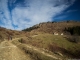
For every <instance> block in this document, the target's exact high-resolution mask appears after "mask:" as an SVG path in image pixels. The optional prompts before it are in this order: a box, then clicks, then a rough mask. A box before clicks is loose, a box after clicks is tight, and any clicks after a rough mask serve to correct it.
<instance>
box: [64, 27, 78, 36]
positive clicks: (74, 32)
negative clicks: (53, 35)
mask: <svg viewBox="0 0 80 60" xmlns="http://www.w3.org/2000/svg"><path fill="white" fill-rule="evenodd" d="M64 31H67V32H69V33H70V34H71V35H80V26H76V27H68V28H65V29H64Z"/></svg>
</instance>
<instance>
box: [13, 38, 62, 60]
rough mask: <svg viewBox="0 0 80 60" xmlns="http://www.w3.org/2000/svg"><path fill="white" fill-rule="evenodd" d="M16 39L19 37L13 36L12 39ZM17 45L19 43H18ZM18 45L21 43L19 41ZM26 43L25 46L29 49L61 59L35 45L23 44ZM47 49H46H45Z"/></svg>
mask: <svg viewBox="0 0 80 60" xmlns="http://www.w3.org/2000/svg"><path fill="white" fill-rule="evenodd" d="M17 39H20V38H15V39H14V40H17ZM18 45H19V44H18ZM20 45H21V43H20ZM25 45H26V47H27V48H29V49H31V50H34V51H37V52H39V53H42V54H43V55H45V56H48V57H51V58H53V59H59V60H61V58H59V57H56V56H55V55H51V54H49V53H47V52H45V51H46V50H45V49H44V50H43V49H39V48H37V47H34V46H32V45H28V44H25ZM47 51H48V50H47Z"/></svg>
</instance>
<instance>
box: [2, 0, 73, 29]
mask: <svg viewBox="0 0 80 60" xmlns="http://www.w3.org/2000/svg"><path fill="white" fill-rule="evenodd" d="M2 1H5V2H3V4H5V3H6V4H5V5H3V4H0V5H2V6H4V9H3V10H4V13H5V14H4V15H5V17H6V18H7V21H8V22H9V24H8V25H10V28H12V29H14V26H12V23H13V24H14V25H17V26H18V28H16V30H21V29H24V28H27V27H30V26H33V25H35V24H38V23H40V22H46V21H51V20H52V17H55V16H56V15H58V14H60V13H61V12H62V11H63V10H65V9H66V8H68V7H69V6H71V5H72V4H73V3H74V1H75V0H70V1H68V0H24V1H23V2H18V3H16V4H15V2H16V1H17V0H15V1H13V3H14V4H15V6H16V7H15V8H14V9H13V10H12V11H11V13H12V20H10V18H11V17H10V12H9V9H8V7H7V0H2ZM0 7H1V6H0ZM11 21H12V22H11ZM5 24H6V23H5ZM6 25H7V24H6ZM8 25H7V26H8Z"/></svg>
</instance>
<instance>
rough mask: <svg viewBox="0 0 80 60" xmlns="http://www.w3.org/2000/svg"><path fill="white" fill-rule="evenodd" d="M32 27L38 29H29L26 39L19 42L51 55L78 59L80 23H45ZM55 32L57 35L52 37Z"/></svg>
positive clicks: (79, 51)
mask: <svg viewBox="0 0 80 60" xmlns="http://www.w3.org/2000/svg"><path fill="white" fill-rule="evenodd" d="M33 27H34V28H35V27H38V28H36V29H31V30H30V31H29V33H28V34H29V35H27V34H25V36H26V37H25V38H22V39H21V40H19V42H21V43H25V44H30V45H32V46H36V47H38V48H42V49H45V50H46V52H49V53H51V54H57V55H61V54H62V55H63V58H80V54H79V53H80V47H79V45H80V34H79V33H80V22H73V21H70V22H47V23H40V24H38V25H35V26H33ZM33 27H32V28H33ZM30 28H31V27H30ZM28 30H29V28H28ZM25 32H27V29H25ZM55 32H57V33H58V34H59V35H54V33H55ZM61 33H63V35H61ZM72 33H73V34H72Z"/></svg>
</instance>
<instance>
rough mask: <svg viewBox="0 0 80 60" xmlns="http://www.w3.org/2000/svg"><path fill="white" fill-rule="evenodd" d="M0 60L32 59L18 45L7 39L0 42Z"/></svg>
mask: <svg viewBox="0 0 80 60" xmlns="http://www.w3.org/2000/svg"><path fill="white" fill-rule="evenodd" d="M0 60H32V59H31V58H30V56H29V55H27V54H25V53H24V52H23V51H21V50H20V49H19V48H18V47H16V46H15V45H13V44H12V43H11V42H9V41H3V42H1V44H0Z"/></svg>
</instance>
